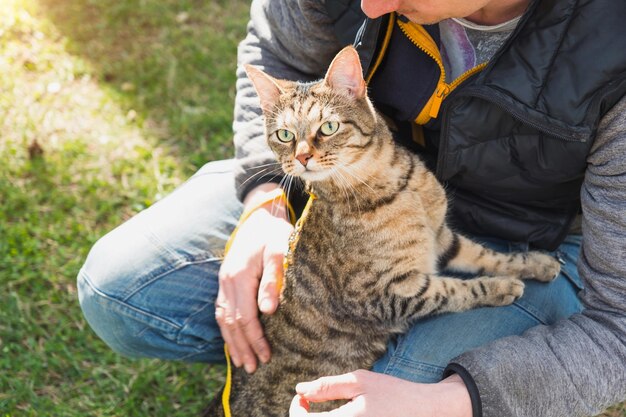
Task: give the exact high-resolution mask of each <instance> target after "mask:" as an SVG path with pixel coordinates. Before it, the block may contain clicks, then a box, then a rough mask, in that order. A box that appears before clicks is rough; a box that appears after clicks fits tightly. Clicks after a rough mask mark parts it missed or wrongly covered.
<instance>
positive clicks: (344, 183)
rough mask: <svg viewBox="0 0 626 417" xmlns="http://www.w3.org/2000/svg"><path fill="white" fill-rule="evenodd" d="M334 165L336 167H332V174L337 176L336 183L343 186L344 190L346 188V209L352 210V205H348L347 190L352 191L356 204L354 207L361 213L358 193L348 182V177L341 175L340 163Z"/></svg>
mask: <svg viewBox="0 0 626 417" xmlns="http://www.w3.org/2000/svg"><path fill="white" fill-rule="evenodd" d="M335 167H336V168H337V169H334V170H333V171H332V173H333V174H336V176H335V178H337V179H338V180H339V181H338V182H337V185H338V186H340V187H341V188H343V189H344V190H346V201H347V202H348V209H349V210H350V211H352V207H350V196H349V194H348V191H350V192H351V193H352V196H353V197H354V202H355V204H356V208H357V211H358V212H359V215H360V214H361V204H360V202H359V196H358V193H357V192H356V190H355V188H354V186H353V185H352V183H350V181H348V179H347V178H346V177H345V176H344V175H343V173H342V171H344V170H343V169H342V166H341V165H340V164H335Z"/></svg>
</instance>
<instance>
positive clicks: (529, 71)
mask: <svg viewBox="0 0 626 417" xmlns="http://www.w3.org/2000/svg"><path fill="white" fill-rule="evenodd" d="M359 3H360V2H359V1H353V0H334V1H333V0H328V1H327V3H326V8H327V11H328V13H329V15H330V16H331V17H332V18H333V19H334V22H335V30H336V34H337V36H338V38H339V39H340V40H341V41H342V42H344V43H345V44H350V43H352V44H354V45H355V46H356V47H357V49H358V50H359V54H360V56H361V60H362V63H363V67H364V72H365V74H366V79H369V80H370V81H369V87H370V95H371V96H372V97H373V100H374V102H375V104H376V105H377V107H379V109H380V110H381V111H382V112H383V113H385V114H386V115H387V116H389V117H390V118H391V119H393V120H394V122H395V124H396V125H397V126H398V132H400V133H401V134H400V135H399V137H404V141H405V142H407V143H408V142H411V141H410V140H407V136H408V135H409V133H408V132H410V131H412V130H415V127H414V126H413V128H410V127H407V126H410V125H412V124H415V117H416V115H417V114H418V113H419V112H420V110H422V109H423V108H424V106H429V107H430V106H431V105H432V101H433V99H436V98H435V96H436V95H437V94H438V90H437V79H438V78H439V76H440V71H439V68H438V67H437V65H436V63H435V61H433V59H432V57H430V56H429V55H428V54H426V53H419V52H420V51H409V50H408V49H407V46H406V41H403V40H400V39H402V37H401V34H399V32H397V31H395V32H391V33H390V32H389V30H390V28H391V27H392V26H393V24H392V23H390V19H391V18H392V17H391V16H383V17H381V18H379V19H375V20H370V19H367V18H365V16H364V15H363V14H362V12H361V10H360V7H359ZM624 18H626V1H623V0H619V1H617V0H535V1H533V2H532V3H531V5H530V6H529V8H528V10H527V11H526V13H525V14H524V16H523V17H522V19H521V20H520V23H519V24H518V26H517V28H516V29H515V30H514V32H513V33H512V34H511V36H510V37H509V38H508V39H507V41H506V42H505V44H504V45H503V46H502V47H501V48H500V49H499V50H498V52H497V53H496V55H495V56H494V57H493V58H492V59H491V60H490V62H489V63H488V65H486V66H485V67H484V68H482V70H481V71H479V72H476V73H475V74H473V75H472V76H471V77H469V78H468V79H466V80H464V81H463V82H462V83H461V84H460V85H459V86H458V87H457V88H455V89H454V90H453V91H452V92H450V93H449V94H448V95H446V96H445V98H444V99H443V102H442V103H441V108H440V109H439V104H438V105H437V109H438V110H437V111H435V112H434V114H435V116H436V117H434V118H432V119H431V120H428V121H427V122H426V123H425V125H424V126H423V138H422V140H423V143H422V146H413V147H414V148H415V150H416V152H419V153H421V154H422V156H423V157H424V159H425V160H426V161H427V163H428V164H429V165H430V166H431V168H432V169H433V170H434V171H435V172H436V174H437V177H438V178H439V180H440V181H442V182H444V183H445V184H446V189H447V190H448V191H449V194H450V196H451V199H450V202H451V204H450V211H449V216H450V221H451V223H452V224H453V227H455V228H456V229H457V230H460V231H462V232H465V233H467V234H469V235H471V236H489V237H497V238H502V239H506V240H509V241H514V242H524V243H527V244H529V245H530V246H532V247H537V248H541V249H548V250H552V249H555V248H556V247H558V245H559V244H560V243H561V242H562V241H563V239H564V238H565V236H566V235H567V233H568V231H569V230H570V225H571V223H572V221H573V220H574V218H575V217H576V215H577V214H578V213H579V210H580V188H581V184H582V181H583V177H584V174H585V169H586V159H587V155H588V153H589V150H590V149H591V146H592V144H593V140H594V138H595V135H596V132H597V128H598V124H599V121H600V119H601V118H602V116H603V115H604V114H605V113H606V112H607V111H608V110H609V109H610V108H611V107H612V106H613V105H614V104H615V103H617V101H618V100H619V99H620V98H621V97H622V96H623V95H624V94H625V93H626V25H624V23H623V20H624ZM423 28H424V30H425V32H427V33H428V34H430V35H431V37H432V39H433V40H434V41H435V42H438V28H437V26H436V25H434V26H425V27H423ZM386 43H388V45H385V44H386ZM422 52H423V51H422ZM373 70H374V72H373ZM407 103H408V104H407ZM431 114H433V112H431ZM401 140H402V139H401ZM408 144H409V146H412V144H411V143H408Z"/></svg>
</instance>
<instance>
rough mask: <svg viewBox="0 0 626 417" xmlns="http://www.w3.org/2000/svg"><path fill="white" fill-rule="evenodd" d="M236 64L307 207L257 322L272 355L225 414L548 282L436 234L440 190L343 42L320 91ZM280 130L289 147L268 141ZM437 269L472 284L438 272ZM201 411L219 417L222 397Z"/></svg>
mask: <svg viewBox="0 0 626 417" xmlns="http://www.w3.org/2000/svg"><path fill="white" fill-rule="evenodd" d="M246 69H247V71H248V75H249V77H250V79H251V80H252V81H253V83H254V85H255V88H256V90H257V92H258V94H259V97H260V99H261V104H262V107H263V110H264V114H265V119H266V132H267V135H268V142H269V145H270V147H271V148H272V149H273V150H274V152H275V153H276V155H277V157H278V161H279V162H280V163H281V164H282V168H283V170H284V171H285V172H286V173H287V174H289V175H293V176H297V177H300V178H303V179H304V180H305V181H306V182H307V184H308V187H310V190H311V191H312V192H313V193H314V194H315V195H316V196H317V199H316V200H315V201H314V203H313V205H312V206H311V211H310V215H309V216H308V218H307V219H306V221H305V222H304V223H303V224H302V227H301V228H300V229H299V230H297V231H296V233H299V238H298V240H297V245H296V247H295V249H294V250H293V251H291V253H290V254H289V255H288V257H289V258H288V259H289V260H290V266H289V268H288V269H287V271H286V275H285V282H284V290H283V292H282V296H281V301H280V306H279V308H278V310H277V311H276V313H275V314H273V315H270V316H265V315H264V316H263V317H262V323H263V325H264V329H265V334H266V336H267V339H268V341H269V343H270V345H271V349H272V359H271V361H270V362H269V363H268V364H265V365H263V364H261V365H260V367H259V368H258V370H257V371H256V372H255V373H253V374H252V375H248V374H247V373H246V372H245V371H244V370H243V369H234V373H233V388H232V394H231V398H230V406H231V410H232V415H233V417H274V416H276V417H278V416H280V417H284V416H287V415H288V408H289V404H290V402H291V400H292V398H293V396H294V394H295V391H294V387H295V385H296V384H297V383H298V382H303V381H310V380H314V379H316V378H318V377H320V376H325V375H337V374H342V373H345V372H349V371H353V370H356V369H360V368H369V367H370V366H371V365H372V364H373V363H374V361H375V360H376V359H377V358H378V357H380V356H381V355H382V354H383V352H384V351H385V348H386V346H387V342H388V341H389V338H390V337H392V336H393V335H395V334H398V333H401V332H403V331H405V330H406V329H407V327H408V326H409V324H410V323H412V322H414V321H415V320H416V319H418V318H419V317H423V316H426V315H431V314H438V313H444V312H456V311H464V310H468V309H471V308H474V307H477V306H502V305H507V304H510V303H512V302H513V301H514V300H516V299H517V298H519V297H520V296H521V295H522V293H523V290H524V284H523V283H522V281H521V280H520V279H523V278H535V279H538V280H540V281H550V280H551V279H553V278H554V277H555V276H556V275H557V274H558V272H559V264H558V262H556V261H555V260H554V259H552V258H551V257H549V256H547V255H544V254H541V253H537V252H529V253H524V254H522V253H520V254H500V253H496V252H494V251H492V250H490V249H487V248H484V247H482V246H480V245H479V244H477V243H474V242H472V241H470V240H469V239H467V238H465V237H463V236H461V235H459V234H456V233H454V232H453V231H452V230H450V229H449V228H448V226H446V223H445V217H446V207H447V201H446V195H445V192H444V190H443V188H442V186H441V185H440V184H439V183H438V182H437V180H436V178H435V177H434V176H433V174H432V173H431V172H430V171H429V170H428V169H427V168H426V167H425V166H424V164H423V163H422V162H421V161H420V159H419V158H418V157H417V156H416V155H415V154H413V153H411V152H410V151H408V150H406V149H405V148H403V147H401V146H398V145H396V144H395V143H394V141H393V139H392V136H391V133H390V131H389V130H388V128H387V125H386V124H385V122H384V120H383V119H382V118H381V117H380V116H379V115H377V114H376V112H375V111H374V109H373V107H372V105H371V103H370V101H369V100H368V99H367V97H366V87H365V83H364V81H363V77H362V73H361V66H360V63H359V59H358V55H357V53H356V51H355V50H354V49H353V48H350V47H349V48H346V49H344V50H343V51H341V52H340V53H339V54H338V55H337V57H336V58H335V59H334V61H333V63H332V64H331V66H330V68H329V70H328V73H327V75H326V78H325V79H324V80H322V81H320V82H317V83H309V84H301V83H292V82H286V81H281V80H275V79H273V78H272V77H270V76H268V75H266V74H265V73H263V72H262V71H261V70H259V69H257V68H254V67H250V66H248V67H247V68H246ZM329 121H330V122H338V123H339V126H338V130H337V131H336V132H335V133H333V134H330V135H328V136H326V135H324V134H323V133H322V132H321V130H320V129H321V126H322V124H323V123H326V122H329ZM331 125H332V126H331ZM331 125H329V126H326V128H330V127H334V125H333V124H332V123H331ZM278 129H286V130H288V131H290V132H292V133H293V135H294V138H293V140H291V141H289V142H287V143H284V142H281V141H280V140H278V137H277V134H276V132H277V130H278ZM328 130H332V129H327V131H328ZM283 133H284V132H283ZM287 136H289V135H287ZM301 161H302V162H301ZM305 162H306V167H305V164H304V163H305ZM444 268H446V269H452V270H456V271H463V272H467V273H472V274H477V275H479V277H477V278H474V279H466V280H461V279H457V278H452V277H446V276H443V275H439V273H440V271H442V270H443V269H444ZM335 406H336V404H335ZM325 407H328V405H321V406H320V405H318V406H317V410H320V409H324V408H325ZM205 415H206V416H211V417H216V416H222V415H223V410H222V406H221V401H220V395H218V396H217V397H216V399H215V401H214V402H213V404H212V405H211V406H210V408H209V409H208V410H207V411H206V414H205Z"/></svg>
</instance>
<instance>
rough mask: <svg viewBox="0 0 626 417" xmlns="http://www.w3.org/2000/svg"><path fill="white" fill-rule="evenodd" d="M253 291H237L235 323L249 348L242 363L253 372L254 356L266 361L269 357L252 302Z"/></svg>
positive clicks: (267, 344) (268, 349)
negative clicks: (246, 292) (250, 292)
mask: <svg viewBox="0 0 626 417" xmlns="http://www.w3.org/2000/svg"><path fill="white" fill-rule="evenodd" d="M254 295H255V294H254V293H252V294H245V291H241V292H240V293H239V297H240V298H239V299H238V300H237V305H238V306H239V308H238V311H237V325H238V328H239V329H240V330H241V333H242V335H243V337H244V338H245V344H246V346H248V347H249V348H251V350H250V351H249V352H250V356H244V357H243V358H242V359H243V363H244V367H245V368H246V371H248V372H254V370H255V369H256V364H257V362H256V357H257V356H258V358H259V359H260V360H261V361H262V362H267V361H268V360H269V359H270V347H269V343H268V342H267V340H266V339H265V337H264V335H263V328H262V327H261V322H260V321H259V316H258V310H257V306H256V303H255V302H254V298H255V297H254Z"/></svg>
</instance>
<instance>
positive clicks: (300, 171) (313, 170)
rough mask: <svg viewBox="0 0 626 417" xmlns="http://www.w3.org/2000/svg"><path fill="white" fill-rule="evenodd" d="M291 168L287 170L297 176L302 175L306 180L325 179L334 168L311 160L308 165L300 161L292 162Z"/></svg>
mask: <svg viewBox="0 0 626 417" xmlns="http://www.w3.org/2000/svg"><path fill="white" fill-rule="evenodd" d="M290 168H291V169H289V170H288V171H287V172H288V173H289V174H290V175H293V176H295V177H300V178H302V179H303V180H306V181H313V182H315V181H324V180H327V179H328V178H330V176H331V175H332V168H329V167H324V166H320V165H319V164H317V163H315V162H314V161H310V162H309V163H307V164H306V165H302V164H300V163H299V162H295V163H293V164H291V167H290Z"/></svg>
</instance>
